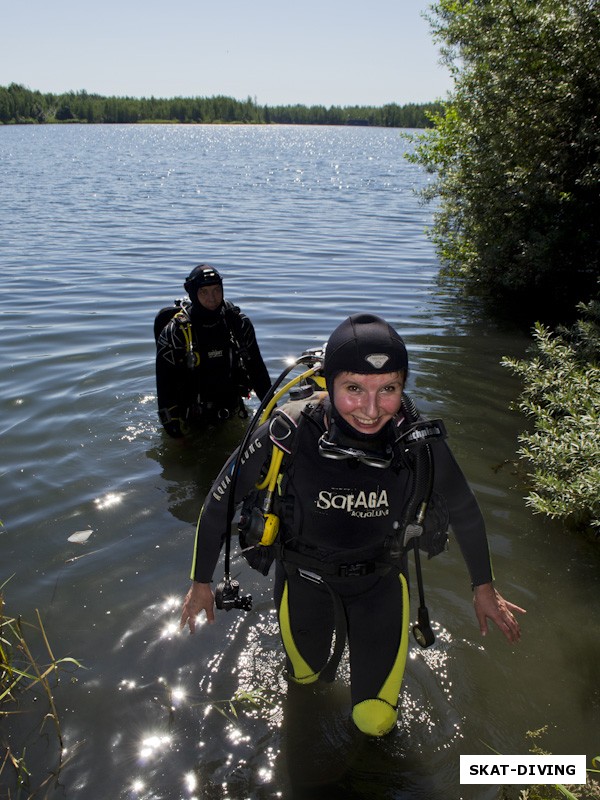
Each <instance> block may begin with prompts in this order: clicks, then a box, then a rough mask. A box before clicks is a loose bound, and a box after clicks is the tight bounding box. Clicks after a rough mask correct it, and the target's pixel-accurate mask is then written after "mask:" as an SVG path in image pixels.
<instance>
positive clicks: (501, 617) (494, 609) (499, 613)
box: [473, 583, 527, 644]
mask: <svg viewBox="0 0 600 800" xmlns="http://www.w3.org/2000/svg"><path fill="white" fill-rule="evenodd" d="M473 605H474V606H475V614H476V615H477V620H478V622H479V629H480V630H481V633H482V635H483V636H485V635H486V634H487V632H488V619H491V620H492V622H494V623H495V625H496V626H497V627H498V628H499V629H500V630H501V631H502V633H503V634H504V636H505V637H506V639H507V640H508V641H509V642H510V643H511V644H513V643H514V642H518V641H519V640H520V638H521V628H520V627H519V623H518V622H517V620H516V619H515V617H514V613H513V612H519V614H526V613H527V612H526V611H525V609H524V608H521V607H520V606H515V605H514V604H513V603H509V602H508V600H505V599H504V598H503V597H502V595H501V594H500V593H499V592H497V591H496V589H495V588H494V585H493V584H492V583H483V584H481V586H476V587H475V589H474V595H473Z"/></svg>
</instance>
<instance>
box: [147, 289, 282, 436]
mask: <svg viewBox="0 0 600 800" xmlns="http://www.w3.org/2000/svg"><path fill="white" fill-rule="evenodd" d="M190 323H191V328H190ZM187 331H191V336H192V344H193V353H192V354H191V355H190V353H189V347H188V344H187V341H186V332H187ZM188 335H189V334H188ZM270 386H271V380H270V378H269V374H268V372H267V368H266V367H265V364H264V362H263V360H262V356H261V354H260V350H259V347H258V344H257V341H256V335H255V333H254V327H253V325H252V322H251V321H250V320H249V319H248V317H247V316H246V315H245V314H243V313H242V312H241V311H240V309H239V308H238V307H237V306H234V305H233V304H232V303H230V302H229V301H227V300H225V301H223V303H222V304H221V307H220V308H219V309H218V310H217V311H208V310H207V309H205V308H203V307H202V306H200V305H199V304H196V303H194V304H193V305H189V304H188V305H186V306H184V307H183V308H182V310H181V311H179V312H178V313H177V314H176V315H175V316H174V317H173V318H172V319H171V321H170V322H169V323H168V324H167V325H166V326H165V328H164V329H163V330H162V332H161V334H160V335H159V337H158V340H157V354H156V390H157V399H158V408H159V410H160V411H161V421H162V422H163V425H164V427H165V429H166V430H167V432H168V433H169V434H170V435H172V436H175V437H177V436H181V435H182V432H181V421H191V422H194V421H200V420H203V419H206V420H207V421H215V420H217V419H226V418H228V417H230V416H232V415H233V414H235V413H237V412H238V411H240V410H243V401H242V399H241V398H242V397H245V396H247V395H248V394H249V392H250V390H251V389H254V391H255V392H256V394H257V395H258V397H259V399H261V400H262V398H263V397H264V396H265V394H266V393H267V392H268V390H269V388H270ZM165 412H168V413H167V414H165ZM173 421H175V423H174V424H173Z"/></svg>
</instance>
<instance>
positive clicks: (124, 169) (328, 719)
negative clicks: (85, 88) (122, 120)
mask: <svg viewBox="0 0 600 800" xmlns="http://www.w3.org/2000/svg"><path fill="white" fill-rule="evenodd" d="M410 146H411V145H410V144H409V143H407V141H406V139H405V138H403V135H402V132H400V131H397V130H385V129H368V128H348V129H346V128H343V129H341V128H329V127H322V128H321V127H319V128H317V127H242V126H214V127H209V126H189V127H175V126H152V125H149V126H113V127H108V126H107V127H103V126H93V127H92V126H89V127H86V126H69V127H67V126H60V127H59V126H48V127H4V128H0V219H1V229H0V230H1V233H0V286H1V287H2V292H1V294H0V335H1V337H2V348H1V350H0V365H1V374H2V381H1V383H0V408H1V417H0V447H1V455H2V457H1V461H0V519H1V520H2V523H3V527H1V528H0V584H1V583H3V582H4V581H7V580H8V583H7V585H6V586H5V588H4V594H5V598H6V603H7V609H6V611H7V612H8V613H12V614H21V615H23V617H24V618H25V619H29V620H34V619H35V611H36V609H39V611H40V614H41V617H42V619H43V623H44V626H45V630H46V633H47V635H48V639H49V641H50V643H51V645H52V649H53V651H54V654H55V656H56V657H65V656H69V657H73V658H76V659H78V660H79V661H80V662H81V663H82V665H83V667H82V668H81V669H75V668H70V669H65V671H64V672H63V673H62V678H61V680H60V682H59V684H58V686H57V687H56V690H55V698H56V704H57V707H58V710H59V715H60V718H61V723H62V732H63V737H64V744H65V749H66V752H65V760H66V764H65V766H64V767H63V769H62V771H61V774H60V783H59V785H56V784H55V783H54V782H50V783H49V784H48V786H47V789H46V790H45V794H44V796H47V797H49V798H53V799H54V798H59V797H60V798H85V800H107V799H108V798H110V799H111V800H115V799H116V798H123V800H125V799H126V798H127V799H128V800H129V799H131V800H192V799H193V798H197V799H198V800H200V799H202V800H209V799H210V800H212V799H213V798H215V799H217V798H218V799H219V800H224V799H225V798H229V799H230V800H243V799H245V798H251V800H255V799H258V798H260V800H263V799H266V798H283V799H284V800H288V799H289V798H294V799H295V800H297V799H298V798H320V797H323V798H325V797H327V798H344V800H353V798H369V799H372V800H383V799H384V798H385V800H391V798H394V799H395V800H405V799H406V800H408V799H409V798H411V799H412V798H416V799H417V800H425V799H426V798H427V800H438V798H439V800H442V799H443V800H458V798H465V800H469V799H470V798H476V799H477V800H492V799H493V798H496V797H498V793H499V787H498V786H461V785H460V784H459V755H460V754H461V753H463V754H475V753H481V754H485V755H487V754H489V753H490V752H491V751H497V752H498V753H507V754H508V753H526V752H528V750H529V749H530V747H531V744H532V743H531V741H530V740H529V739H528V738H527V736H526V732H527V731H530V730H533V729H537V728H540V727H542V726H545V725H547V726H548V730H547V733H546V734H545V735H544V736H543V737H542V739H540V740H538V744H540V745H541V746H542V747H543V748H544V749H546V750H548V751H549V752H554V753H557V754H571V753H574V754H577V753H586V754H587V756H588V765H590V764H589V759H590V758H591V757H592V756H595V755H598V753H599V752H600V740H599V737H598V730H599V725H598V723H599V722H600V713H599V710H600V684H599V682H598V664H599V663H600V615H598V610H597V609H598V605H597V602H598V593H599V592H598V590H599V577H598V576H599V574H600V573H599V569H598V568H599V566H600V565H599V561H600V558H599V555H598V552H597V549H594V548H593V547H591V546H590V545H589V544H587V543H585V542H583V541H578V540H576V539H574V538H572V537H568V536H566V535H565V534H563V533H562V531H561V529H560V528H559V527H558V526H556V525H554V524H553V523H549V522H548V521H547V520H544V519H543V518H541V517H534V516H532V515H531V513H530V512H529V511H528V510H527V509H526V508H525V505H524V502H523V495H524V494H525V490H524V487H523V485H522V483H521V480H520V478H519V475H518V474H517V473H516V471H515V466H514V463H513V462H514V454H515V450H516V447H517V441H516V439H517V435H518V432H519V430H520V429H521V428H522V427H523V426H524V424H525V423H524V421H523V419H522V418H521V417H520V416H519V415H518V414H517V413H516V412H514V411H511V410H510V404H511V403H512V402H513V401H514V400H515V399H516V398H517V395H518V392H519V384H518V382H517V381H516V379H515V378H514V377H512V376H511V375H510V374H509V373H508V372H507V371H506V370H504V369H502V367H500V365H499V361H500V358H501V357H502V356H503V355H516V356H518V357H521V356H522V355H523V354H524V353H525V350H526V347H527V345H528V339H527V337H526V336H524V335H523V334H522V333H520V332H518V331H512V330H506V329H503V328H501V327H499V326H498V325H496V324H494V323H493V322H491V321H489V320H486V319H482V318H481V317H478V315H477V314H476V313H475V311H474V310H473V309H470V308H468V307H467V306H466V305H462V304H461V303H459V302H457V301H456V300H455V299H454V298H453V297H452V296H450V295H449V294H446V293H444V291H443V290H440V289H439V288H438V287H437V286H436V276H437V273H438V270H439V264H438V262H437V259H436V256H435V253H434V251H433V246H432V245H431V243H430V242H429V241H428V239H427V238H426V236H425V233H424V231H425V228H426V227H427V225H428V224H429V223H430V221H431V214H432V209H431V208H430V207H427V206H423V205H421V204H420V202H419V199H418V197H417V196H416V195H415V191H414V190H415V189H418V188H420V187H422V186H424V185H425V182H426V181H427V179H428V178H427V176H426V175H425V174H424V173H423V172H422V171H421V170H420V169H419V168H418V167H416V166H414V165H411V164H409V163H408V162H407V161H406V159H404V157H403V156H404V153H405V152H406V151H407V149H409V148H410ZM202 261H206V262H209V263H211V264H213V265H215V266H216V267H217V268H218V269H219V270H221V271H222V273H223V274H224V277H225V293H226V297H227V298H228V299H230V300H233V301H235V302H237V303H238V304H239V305H240V306H241V307H242V309H243V310H244V311H245V312H247V313H248V314H249V315H250V317H251V318H252V320H253V322H254V324H255V327H256V330H257V335H258V339H259V343H260V345H261V349H262V352H263V356H264V358H265V361H266V363H267V366H268V368H269V370H270V372H271V375H272V377H276V376H277V375H278V374H279V373H280V372H281V371H282V369H283V368H284V366H285V363H284V359H285V357H286V356H288V355H299V354H300V352H302V351H303V350H304V349H306V348H307V347H314V346H318V345H321V344H322V343H323V342H324V341H325V340H326V339H327V337H328V335H329V333H330V332H331V331H332V330H333V328H334V327H335V326H336V325H337V324H338V323H339V322H340V321H341V320H342V319H343V318H344V317H345V316H347V315H348V314H350V313H354V312H356V311H371V312H375V313H379V314H381V315H382V316H384V317H385V318H387V319H388V320H389V321H390V322H391V323H392V324H394V325H395V326H396V327H397V328H398V329H399V331H400V332H401V333H402V334H403V335H404V337H405V339H406V341H407V345H408V349H409V355H410V358H411V370H412V372H411V375H410V379H409V390H410V391H411V392H412V394H413V397H414V398H415V399H416V401H417V402H418V404H419V405H420V407H421V408H422V410H424V411H425V412H427V413H430V414H434V415H435V416H441V417H443V418H444V420H445V422H446V425H447V427H448V430H449V433H450V436H451V443H452V446H453V449H454V451H455V453H456V455H457V458H458V459H459V461H460V463H461V464H462V466H463V468H464V470H465V472H466V474H467V476H468V478H469V480H470V481H471V483H472V485H473V488H474V490H475V491H476V493H477V496H478V499H479V501H480V503H481V506H482V508H483V511H484V514H485V516H486V519H487V521H488V527H489V538H490V544H491V549H492V553H493V559H494V568H495V572H496V578H497V583H498V586H499V588H500V589H501V591H502V592H503V593H504V594H505V596H507V597H508V598H510V599H511V600H512V601H513V602H515V603H517V604H519V605H522V606H525V607H526V608H527V610H528V614H527V617H525V618H524V619H523V621H522V627H523V640H522V642H521V643H520V645H519V646H516V647H510V646H509V645H507V644H506V643H505V641H504V640H503V638H502V637H501V636H500V634H499V633H498V631H496V630H492V631H491V632H490V634H489V635H488V637H487V638H485V639H482V637H481V636H480V633H479V630H478V628H477V626H476V621H475V616H474V614H473V611H472V605H471V592H470V586H469V580H468V576H467V572H466V568H465V566H464V563H463V561H462V559H461V557H460V554H459V553H458V552H457V547H456V546H454V547H451V549H450V551H449V552H448V553H447V554H444V555H442V556H441V557H439V558H437V559H434V560H433V561H431V562H428V563H426V564H425V580H426V591H427V600H428V605H429V609H430V614H431V616H432V618H433V620H434V622H435V626H434V627H435V630H436V633H437V641H436V644H435V645H434V646H433V647H432V648H430V649H428V650H421V649H420V648H419V647H418V646H417V645H416V644H415V643H414V642H411V645H410V654H409V662H408V665H407V671H406V676H405V681H404V687H403V693H402V697H401V707H402V711H401V717H400V722H399V724H398V728H397V730H396V731H395V732H394V733H392V734H391V735H390V736H389V737H387V738H385V739H384V740H381V741H365V740H364V739H362V738H359V737H358V736H357V735H356V734H355V733H354V732H353V730H352V727H351V725H349V724H348V720H347V715H348V709H349V705H348V694H347V672H346V670H345V669H343V670H342V672H341V675H340V677H339V679H338V682H337V683H336V684H335V685H334V686H333V687H332V688H330V689H328V690H327V691H321V692H318V691H317V692H313V691H312V690H308V691H307V692H305V693H302V692H301V693H298V694H296V693H292V694H289V695H288V693H287V684H286V681H285V677H284V674H283V657H282V650H281V648H280V646H279V640H278V633H277V625H276V619H275V615H274V612H273V610H272V603H271V586H270V578H267V579H264V578H263V577H262V576H260V575H259V574H258V573H255V572H253V571H252V570H250V569H249V568H248V567H246V566H245V565H244V564H243V563H240V561H239V560H238V561H236V562H235V570H234V571H235V574H236V575H238V577H239V580H240V582H241V584H242V588H243V591H245V592H250V593H251V594H252V595H253V597H254V609H253V610H252V612H250V613H248V614H244V613H243V612H237V611H232V612H228V613H226V612H217V614H218V617H217V622H216V624H215V625H214V626H211V627H209V626H202V627H201V628H200V630H199V632H197V633H196V635H195V636H189V635H187V634H185V633H180V632H179V631H178V620H179V609H180V603H181V599H182V597H183V594H184V593H185V591H186V590H187V587H188V585H189V581H188V573H189V568H190V563H191V556H192V543H193V535H194V526H195V522H196V518H197V515H198V512H199V510H200V506H201V504H202V500H203V497H204V495H205V493H206V491H207V490H208V488H209V486H210V484H211V482H212V480H213V478H214V477H215V475H216V473H217V471H218V469H219V467H220V466H221V464H222V462H223V461H224V460H225V458H226V457H227V456H228V454H229V453H230V452H231V451H232V450H233V448H234V447H235V446H236V444H237V442H238V441H239V439H240V438H241V436H242V435H243V431H244V427H243V423H242V422H241V421H236V422H232V423H230V424H228V425H227V426H225V427H222V428H219V429H214V430H211V431H208V432H207V433H206V434H203V435H201V436H198V437H197V438H196V439H195V440H193V441H192V442H190V443H188V445H187V446H184V447H182V446H179V445H177V443H174V442H172V441H171V440H169V439H168V438H167V437H166V436H165V435H164V434H163V432H162V430H161V428H160V426H159V424H158V422H157V417H156V401H155V384H154V341H153V337H152V323H153V318H154V315H155V313H156V311H157V310H158V309H159V308H160V307H161V306H163V305H165V304H168V303H170V302H171V301H172V300H173V299H174V298H176V297H180V296H182V295H183V289H182V283H183V279H184V277H185V276H186V274H187V273H188V271H189V269H190V268H191V267H193V266H194V265H195V264H197V263H199V262H202ZM253 405H254V407H256V405H257V403H256V402H255V401H253ZM84 530H91V531H92V533H91V535H90V537H89V538H88V540H87V541H86V542H85V543H84V544H77V543H74V542H71V541H69V537H70V536H71V535H72V534H73V533H75V532H77V531H84ZM9 579H10V580H9ZM414 599H415V598H414ZM40 656H42V657H43V652H42V651H40ZM255 691H260V692H261V693H262V696H263V697H264V698H265V699H264V700H259V701H258V704H257V705H252V704H250V703H247V702H235V703H234V704H233V705H230V704H229V702H228V701H229V700H230V699H231V698H233V697H234V696H235V695H236V693H242V694H243V693H253V692H255ZM44 703H45V701H44V698H43V697H42V696H40V697H39V699H38V701H37V703H33V702H30V703H26V706H25V707H26V708H27V709H28V713H27V714H26V715H25V716H24V717H20V718H18V719H17V718H11V719H10V720H9V721H8V722H7V721H6V720H5V721H4V722H3V723H2V725H4V732H5V735H6V736H10V737H12V739H11V741H12V742H13V745H14V746H15V747H18V746H19V741H22V737H23V736H27V743H28V744H27V747H28V749H27V755H26V762H27V765H28V767H29V768H30V770H31V772H32V773H33V778H32V783H35V782H36V781H37V782H38V783H39V782H41V781H42V780H44V779H45V778H46V777H47V774H48V771H49V770H51V769H52V768H53V766H54V765H55V764H56V741H55V736H54V734H53V731H52V728H51V727H50V726H48V723H46V726H45V727H44V733H47V734H48V735H47V736H42V737H39V736H38V735H37V732H38V731H39V726H40V719H41V714H40V708H41V709H42V711H43V710H44V708H45V705H44ZM17 755H20V752H19V753H17ZM3 782H7V773H6V772H5V773H4V774H3V775H1V776H0V785H1V784H2V783H3ZM0 794H1V792H0Z"/></svg>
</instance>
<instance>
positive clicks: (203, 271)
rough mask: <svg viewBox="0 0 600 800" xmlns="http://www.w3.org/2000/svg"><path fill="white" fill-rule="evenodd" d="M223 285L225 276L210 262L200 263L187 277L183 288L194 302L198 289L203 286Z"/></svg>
mask: <svg viewBox="0 0 600 800" xmlns="http://www.w3.org/2000/svg"><path fill="white" fill-rule="evenodd" d="M217 285H218V286H223V278H222V277H221V275H220V274H219V272H218V271H217V270H216V269H215V268H214V267H211V266H210V265H209V264H198V266H197V267H194V269H193V270H192V271H191V272H190V274H189V275H188V276H187V278H186V279H185V283H184V284H183V288H184V289H185V290H186V292H187V293H188V294H189V296H190V298H191V300H192V302H194V301H195V299H196V294H197V292H198V289H200V288H202V286H217Z"/></svg>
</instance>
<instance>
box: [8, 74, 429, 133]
mask: <svg viewBox="0 0 600 800" xmlns="http://www.w3.org/2000/svg"><path fill="white" fill-rule="evenodd" d="M441 107H442V104H441V102H435V103H421V104H416V103H408V104H406V105H398V104H396V103H388V104H386V105H384V106H380V107H375V106H343V107H342V106H330V107H329V108H326V107H325V106H303V105H287V106H266V105H259V104H258V103H257V102H256V101H255V100H253V99H252V98H250V97H248V98H247V99H246V100H235V99H234V98H232V97H223V96H217V97H173V98H170V99H168V98H158V97H149V98H146V97H142V98H135V97H102V96H101V95H97V94H88V93H87V92H86V91H85V90H81V91H79V92H66V93H64V94H43V93H42V92H38V91H32V90H31V89H28V88H26V87H25V86H21V85H20V84H16V83H11V84H10V86H0V123H2V124H5V125H10V124H47V123H58V122H60V123H69V122H73V123H89V124H94V123H136V122H146V123H148V122H165V123H204V124H208V123H215V124H217V123H230V124H231V123H241V124H254V125H269V124H280V125H282V124H286V125H374V126H378V127H384V128H428V127H430V126H431V115H432V114H435V113H439V112H440V110H441Z"/></svg>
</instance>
